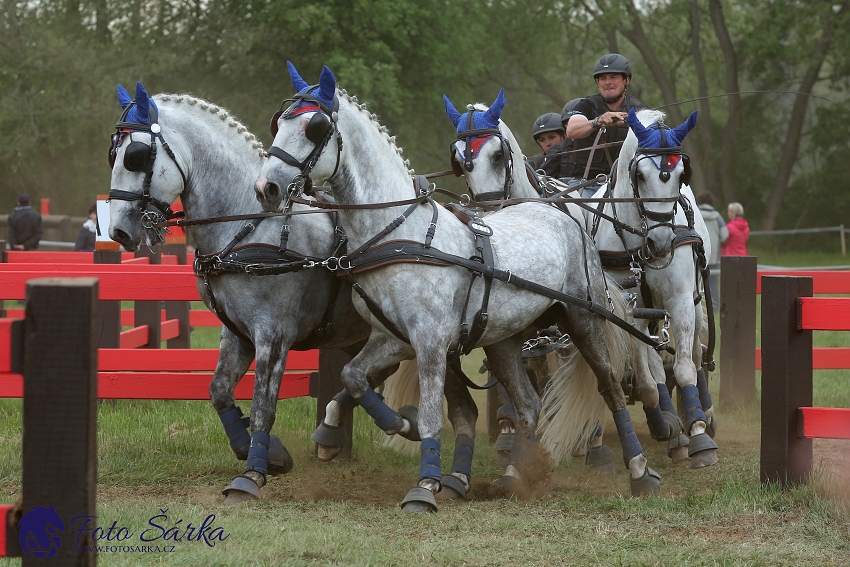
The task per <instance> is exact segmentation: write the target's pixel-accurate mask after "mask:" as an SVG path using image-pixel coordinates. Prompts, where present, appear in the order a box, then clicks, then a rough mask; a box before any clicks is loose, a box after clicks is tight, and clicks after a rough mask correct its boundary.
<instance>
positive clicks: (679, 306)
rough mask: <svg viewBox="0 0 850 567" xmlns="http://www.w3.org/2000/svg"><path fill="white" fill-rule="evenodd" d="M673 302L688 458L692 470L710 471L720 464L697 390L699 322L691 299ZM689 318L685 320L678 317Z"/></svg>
mask: <svg viewBox="0 0 850 567" xmlns="http://www.w3.org/2000/svg"><path fill="white" fill-rule="evenodd" d="M677 299H678V301H674V302H672V305H671V307H672V310H670V312H671V315H673V334H674V337H675V338H676V360H675V363H674V365H673V373H674V375H675V376H676V382H677V383H678V384H679V387H680V388H681V390H682V397H683V398H684V401H685V433H687V435H688V437H689V440H688V456H689V457H690V458H691V464H690V466H691V468H703V467H708V466H711V465H713V464H715V463H716V462H717V460H718V459H717V443H715V442H714V440H713V439H712V438H711V437H709V436H708V434H706V432H705V430H706V421H707V419H706V415H705V412H703V409H702V404H701V403H700V398H699V388H698V387H697V369H696V365H695V364H694V359H695V357H697V355H698V356H699V358H697V360H700V359H701V357H702V345H700V343H699V341H698V340H695V338H696V335H695V330H696V322H695V321H694V317H693V316H692V314H693V313H694V306H693V304H692V303H691V299H690V295H689V294H688V295H683V296H680V297H678V298H677ZM679 314H686V315H688V316H685V317H676V315H679Z"/></svg>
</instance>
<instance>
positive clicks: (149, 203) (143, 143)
mask: <svg viewBox="0 0 850 567" xmlns="http://www.w3.org/2000/svg"><path fill="white" fill-rule="evenodd" d="M118 104H119V105H120V106H121V109H122V111H123V112H122V114H121V117H120V118H119V120H118V122H117V123H116V124H115V133H114V134H113V135H112V145H111V147H110V149H109V165H110V167H111V168H112V181H111V185H110V191H109V199H110V202H109V216H110V223H109V237H110V238H112V239H113V240H115V241H116V242H119V243H121V244H122V245H123V246H124V248H126V249H127V250H137V249H138V248H139V245H140V244H141V243H142V241H143V239H144V240H145V242H146V243H147V244H149V245H151V246H155V245H157V244H160V243H161V242H162V241H163V238H164V237H163V231H162V230H161V229H157V228H155V227H154V226H153V225H155V224H157V223H158V222H160V221H163V220H166V219H167V218H169V215H170V214H172V212H171V209H170V207H169V205H170V204H171V203H172V202H174V201H175V200H176V199H177V197H178V196H179V195H180V193H181V192H182V191H183V190H184V188H185V186H186V175H185V173H184V171H185V168H186V165H185V162H184V163H183V164H182V165H181V163H180V162H179V161H178V160H179V159H180V158H178V157H176V156H175V154H174V150H173V149H172V148H176V145H175V144H172V145H171V146H164V142H165V139H164V137H163V126H162V125H161V124H160V122H159V108H158V107H157V104H156V102H155V101H154V100H153V99H152V98H150V97H149V96H148V93H147V91H146V90H145V87H143V86H142V83H136V96H135V98H134V99H131V98H130V94H129V93H128V92H127V90H126V89H125V88H124V87H122V86H121V85H118ZM166 137H168V138H169V139H172V141H173V136H170V135H168V134H166ZM157 158H159V159H157ZM175 166H176V167H175ZM139 215H141V217H142V218H143V221H142V222H141V223H139V222H138V217H139Z"/></svg>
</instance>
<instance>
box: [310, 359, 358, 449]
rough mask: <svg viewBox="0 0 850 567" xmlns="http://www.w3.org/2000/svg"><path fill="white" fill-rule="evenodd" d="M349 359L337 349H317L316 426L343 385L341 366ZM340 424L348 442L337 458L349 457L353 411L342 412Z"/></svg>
mask: <svg viewBox="0 0 850 567" xmlns="http://www.w3.org/2000/svg"><path fill="white" fill-rule="evenodd" d="M349 361H351V357H350V356H348V355H347V354H346V353H344V352H343V351H341V350H338V349H322V350H320V351H319V376H318V380H317V384H316V427H318V426H319V424H320V423H322V420H323V419H325V409H326V408H327V405H328V404H329V403H330V401H331V400H332V399H333V397H334V396H335V395H337V394H338V393H339V392H341V391H342V389H343V388H344V387H345V386H343V385H342V378H341V376H342V368H343V367H344V366H345V365H346V364H348V363H349ZM341 418H342V419H341V422H340V425H342V427H343V428H344V431H345V435H346V437H347V439H348V443H347V444H346V446H345V447H343V448H342V451H340V452H339V455H338V456H337V460H339V459H348V458H350V457H351V444H352V436H353V431H354V412H353V411H347V412H342V416H341Z"/></svg>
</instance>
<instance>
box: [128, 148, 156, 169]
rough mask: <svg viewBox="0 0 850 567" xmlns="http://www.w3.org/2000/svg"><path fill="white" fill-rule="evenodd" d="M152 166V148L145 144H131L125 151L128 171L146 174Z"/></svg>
mask: <svg viewBox="0 0 850 567" xmlns="http://www.w3.org/2000/svg"><path fill="white" fill-rule="evenodd" d="M151 165H152V164H151V147H150V146H149V145H147V144H145V143H143V142H130V145H129V146H127V149H126V150H125V151H124V168H125V169H126V170H127V171H138V172H146V171H148V169H150V167H151Z"/></svg>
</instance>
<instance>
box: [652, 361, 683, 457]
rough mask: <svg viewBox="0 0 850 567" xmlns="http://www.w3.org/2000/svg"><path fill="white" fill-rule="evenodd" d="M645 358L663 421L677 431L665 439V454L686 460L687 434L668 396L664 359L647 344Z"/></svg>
mask: <svg viewBox="0 0 850 567" xmlns="http://www.w3.org/2000/svg"><path fill="white" fill-rule="evenodd" d="M646 360H647V363H648V365H649V369H650V374H651V375H652V377H653V379H654V380H655V388H656V391H657V392H658V406H659V407H660V408H661V414H662V416H663V418H664V421H666V422H667V423H668V425H669V426H670V428H671V430H675V431H677V432H678V433H675V434H673V435H672V436H671V437H670V438H669V439H668V440H667V456H668V457H670V459H672V460H673V462H674V463H682V462H685V461H687V460H688V443H689V441H688V436H687V435H685V426H684V425H683V424H682V420H681V418H680V417H679V414H678V412H677V411H676V407H675V406H674V405H673V400H672V399H671V396H670V390H669V387H668V385H667V375H666V373H665V371H664V360H662V358H661V355H660V354H658V353H657V352H655V351H654V350H652V349H651V348H649V347H648V346H647V347H646ZM647 421H649V415H647Z"/></svg>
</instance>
